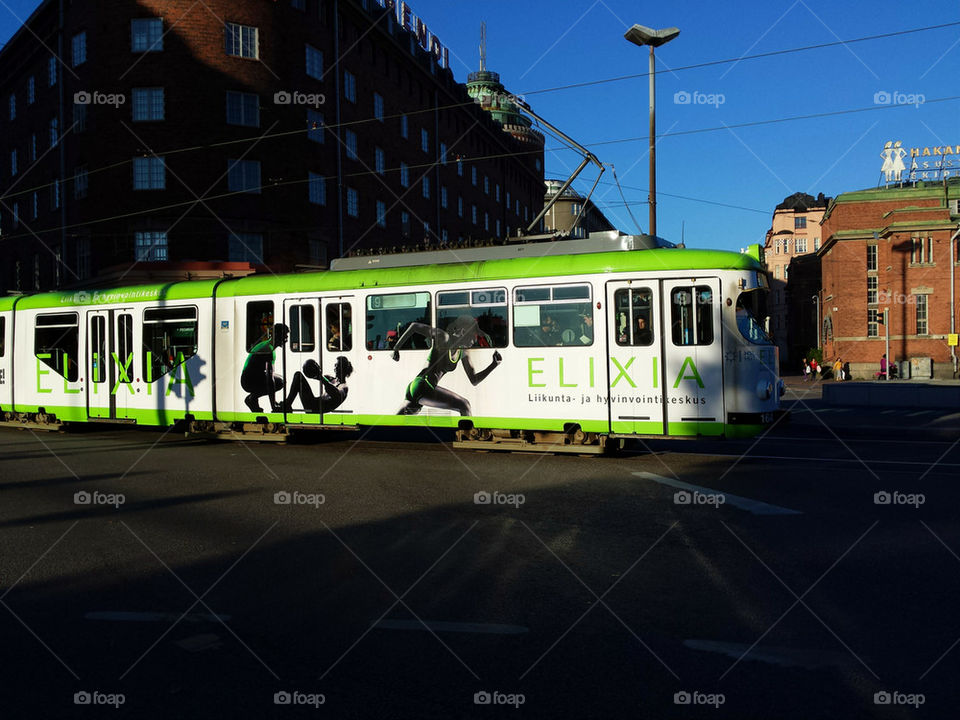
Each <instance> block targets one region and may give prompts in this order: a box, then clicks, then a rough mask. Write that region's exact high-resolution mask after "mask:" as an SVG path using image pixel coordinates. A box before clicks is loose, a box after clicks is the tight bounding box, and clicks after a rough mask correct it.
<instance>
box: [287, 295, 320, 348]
mask: <svg viewBox="0 0 960 720" xmlns="http://www.w3.org/2000/svg"><path fill="white" fill-rule="evenodd" d="M315 328H316V324H315V317H314V313H313V305H293V306H292V307H291V308H290V350H291V352H313V351H314V350H316V349H317V342H316V337H317V333H316V329H315Z"/></svg>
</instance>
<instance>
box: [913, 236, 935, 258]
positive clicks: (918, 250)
mask: <svg viewBox="0 0 960 720" xmlns="http://www.w3.org/2000/svg"><path fill="white" fill-rule="evenodd" d="M910 243H911V245H910V263H911V264H913V265H920V264H925V263H932V262H933V238H932V237H925V238H922V237H915V238H911V239H910Z"/></svg>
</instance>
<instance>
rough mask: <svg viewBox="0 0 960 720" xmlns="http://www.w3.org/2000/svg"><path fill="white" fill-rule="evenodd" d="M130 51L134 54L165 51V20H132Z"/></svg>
mask: <svg viewBox="0 0 960 720" xmlns="http://www.w3.org/2000/svg"><path fill="white" fill-rule="evenodd" d="M130 49H131V50H132V51H133V52H159V51H160V50H163V18H137V19H135V20H131V21H130Z"/></svg>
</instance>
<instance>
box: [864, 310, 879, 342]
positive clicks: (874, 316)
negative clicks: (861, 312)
mask: <svg viewBox="0 0 960 720" xmlns="http://www.w3.org/2000/svg"><path fill="white" fill-rule="evenodd" d="M867 337H872V338H873V337H880V311H879V310H876V309H874V308H869V309H868V310H867Z"/></svg>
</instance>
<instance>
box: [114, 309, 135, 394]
mask: <svg viewBox="0 0 960 720" xmlns="http://www.w3.org/2000/svg"><path fill="white" fill-rule="evenodd" d="M117 357H118V358H119V359H120V367H119V368H117V380H119V381H120V382H124V383H129V382H133V377H132V376H133V315H130V314H129V313H124V314H123V315H120V316H119V317H118V318H117Z"/></svg>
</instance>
